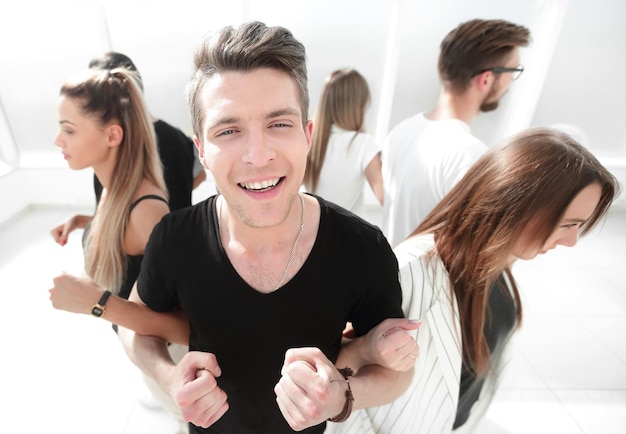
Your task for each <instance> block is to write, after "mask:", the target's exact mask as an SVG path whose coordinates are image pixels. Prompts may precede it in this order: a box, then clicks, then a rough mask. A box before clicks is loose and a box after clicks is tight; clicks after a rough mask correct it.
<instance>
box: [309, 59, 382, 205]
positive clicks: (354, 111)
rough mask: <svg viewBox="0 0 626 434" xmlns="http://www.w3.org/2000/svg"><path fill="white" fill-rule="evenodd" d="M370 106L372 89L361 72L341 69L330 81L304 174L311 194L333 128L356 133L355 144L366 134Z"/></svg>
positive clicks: (315, 123)
mask: <svg viewBox="0 0 626 434" xmlns="http://www.w3.org/2000/svg"><path fill="white" fill-rule="evenodd" d="M369 103H370V90H369V86H368V85H367V81H366V80H365V78H364V77H363V76H362V75H361V74H360V73H359V72H358V71H357V70H355V69H352V68H344V69H338V70H336V71H333V72H332V73H331V74H330V75H329V76H328V78H327V79H326V83H325V84H324V89H322V95H321V97H320V101H319V104H318V106H317V112H316V115H315V121H314V124H313V136H312V138H311V150H310V151H309V153H308V156H307V164H306V171H305V173H304V184H305V186H306V187H307V189H308V190H309V191H310V192H312V193H315V190H316V189H317V184H318V181H319V176H320V172H321V171H322V166H323V165H324V159H325V157H326V149H327V148H328V140H329V139H330V132H331V127H332V126H333V124H334V125H337V126H338V127H339V128H341V129H343V130H346V131H354V136H353V140H354V137H356V135H357V134H358V133H360V132H363V128H364V125H363V124H364V120H365V112H366V110H367V107H368V105H369ZM351 143H352V142H351Z"/></svg>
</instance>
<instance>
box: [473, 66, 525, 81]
mask: <svg viewBox="0 0 626 434" xmlns="http://www.w3.org/2000/svg"><path fill="white" fill-rule="evenodd" d="M487 71H491V72H494V73H496V74H501V73H503V72H510V73H511V77H512V78H513V80H517V79H518V78H520V75H522V72H524V65H519V66H516V67H515V68H506V67H504V66H494V67H493V68H485V69H481V70H480V71H478V72H475V73H474V74H473V75H472V77H476V76H477V75H480V74H482V73H483V72H487Z"/></svg>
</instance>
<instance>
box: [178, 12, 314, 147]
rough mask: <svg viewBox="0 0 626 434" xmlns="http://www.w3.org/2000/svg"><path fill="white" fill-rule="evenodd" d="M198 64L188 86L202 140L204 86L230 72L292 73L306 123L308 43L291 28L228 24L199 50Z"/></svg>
mask: <svg viewBox="0 0 626 434" xmlns="http://www.w3.org/2000/svg"><path fill="white" fill-rule="evenodd" d="M194 64H195V72H194V74H193V77H192V79H191V81H190V82H189V84H188V85H187V101H188V103H189V108H190V111H191V122H192V126H193V131H194V134H195V135H196V137H197V138H198V139H199V140H203V137H202V123H203V121H204V105H203V104H202V101H201V98H200V95H201V93H202V89H203V88H204V85H205V83H206V82H207V80H208V79H210V78H211V77H212V76H213V75H214V74H219V73H222V72H229V71H241V72H247V71H251V70H253V69H257V68H273V69H278V70H280V71H283V72H286V73H287V74H289V75H290V76H291V77H292V78H293V79H294V81H295V82H296V85H297V87H298V90H299V93H300V97H299V99H300V106H301V109H302V125H303V126H305V125H306V122H307V120H308V112H309V91H308V84H307V70H306V53H305V49H304V45H302V43H300V42H299V41H298V40H296V39H295V38H294V37H293V35H292V34H291V32H290V31H289V30H287V29H285V28H283V27H267V26H266V25H265V24H263V23H261V22H258V21H254V22H250V23H246V24H242V25H241V26H240V27H238V28H237V29H235V28H233V27H230V26H229V27H224V28H223V29H222V30H220V31H218V32H217V33H215V34H213V35H210V36H209V37H207V38H206V39H205V40H204V41H203V43H202V44H201V46H200V47H199V49H198V50H197V51H196V54H195V57H194Z"/></svg>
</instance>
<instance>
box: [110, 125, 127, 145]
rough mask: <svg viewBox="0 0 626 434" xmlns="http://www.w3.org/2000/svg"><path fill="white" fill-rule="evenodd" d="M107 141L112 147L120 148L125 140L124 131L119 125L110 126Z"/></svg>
mask: <svg viewBox="0 0 626 434" xmlns="http://www.w3.org/2000/svg"><path fill="white" fill-rule="evenodd" d="M106 133H107V141H108V145H109V146H110V147H115V146H119V145H120V144H121V143H122V139H124V129H123V128H122V127H121V126H120V125H118V124H110V125H109V126H108V127H107V129H106Z"/></svg>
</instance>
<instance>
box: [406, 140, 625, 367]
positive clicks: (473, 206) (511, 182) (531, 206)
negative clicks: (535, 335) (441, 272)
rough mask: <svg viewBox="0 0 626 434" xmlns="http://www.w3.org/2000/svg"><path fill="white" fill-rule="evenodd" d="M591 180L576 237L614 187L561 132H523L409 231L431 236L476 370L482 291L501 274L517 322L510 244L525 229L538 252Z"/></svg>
mask: <svg viewBox="0 0 626 434" xmlns="http://www.w3.org/2000/svg"><path fill="white" fill-rule="evenodd" d="M595 183H597V184H599V185H600V187H601V189H602V193H601V197H600V200H599V202H598V204H597V206H596V208H595V210H594V212H593V214H592V215H591V217H590V218H589V219H588V220H587V221H585V222H584V223H583V224H582V225H581V228H580V234H581V235H584V234H586V233H587V232H589V231H590V230H591V229H592V228H593V227H594V226H595V225H596V223H597V222H598V221H599V220H600V218H601V217H602V216H604V215H605V214H606V212H607V211H608V209H609V206H610V205H611V203H612V202H613V200H614V198H615V196H616V194H617V192H618V190H619V184H618V182H617V180H616V179H615V177H614V176H613V175H612V174H611V173H610V172H609V171H608V170H607V169H606V168H604V167H603V166H602V164H600V162H599V161H598V160H597V159H596V158H595V157H594V156H593V155H592V154H591V153H590V152H589V151H588V150H587V149H585V148H584V147H583V146H581V145H580V144H579V143H577V142H576V141H575V140H574V139H572V138H571V137H570V136H568V135H567V134H565V133H562V132H559V131H556V130H553V129H548V128H534V129H529V130H526V131H523V132H521V133H519V134H517V135H515V136H512V137H511V138H510V139H509V140H508V141H507V142H506V143H505V144H503V145H502V146H499V147H496V148H492V149H490V150H489V151H488V152H486V153H485V154H484V155H483V156H482V158H480V159H479V160H478V161H477V162H476V163H475V164H474V165H473V166H472V168H471V169H470V170H469V171H468V172H467V174H466V175H465V176H464V177H463V178H462V179H461V181H460V182H459V183H458V184H456V186H455V187H454V188H453V189H452V190H451V191H450V192H449V193H448V194H447V195H446V196H445V197H444V198H443V200H442V201H441V202H440V203H439V204H438V205H437V207H435V209H434V210H433V211H432V212H431V213H430V214H429V215H428V216H427V217H426V218H425V219H424V221H423V222H422V223H421V224H420V225H419V226H418V228H417V229H416V230H415V232H413V234H412V235H415V234H418V233H434V236H435V243H436V249H437V253H438V255H439V256H440V257H441V259H442V261H443V263H444V264H445V266H446V269H447V270H448V273H449V278H450V283H451V287H452V292H453V295H454V296H455V298H456V300H457V302H458V305H459V311H460V319H461V329H462V336H463V351H464V355H465V358H466V359H467V360H469V362H470V364H471V367H472V368H473V369H474V370H475V371H476V372H478V373H480V374H484V373H486V371H488V369H489V368H490V353H489V348H488V346H487V343H486V339H485V336H484V332H483V330H484V326H485V318H486V317H488V315H489V311H488V296H489V289H490V287H491V285H492V284H493V283H494V282H495V281H496V280H497V279H499V278H500V277H501V276H502V274H503V273H504V274H506V275H507V276H508V277H509V280H510V283H511V286H512V288H511V289H512V292H513V296H514V299H515V302H516V305H517V326H519V325H520V324H521V319H522V306H521V300H520V296H519V293H518V290H517V286H516V284H515V280H514V279H513V276H512V275H511V269H510V262H509V261H510V259H509V258H510V255H511V252H512V248H513V246H514V245H515V243H516V242H517V241H518V240H519V239H520V237H521V236H522V234H523V232H525V231H526V232H531V233H533V234H534V238H535V240H534V243H535V244H536V245H537V247H540V246H541V245H543V243H545V241H546V240H547V239H548V237H549V236H550V235H551V234H552V232H553V231H554V230H555V229H556V227H557V226H558V225H559V224H560V222H561V220H562V218H563V214H564V213H565V210H566V209H567V207H568V206H569V204H570V203H571V202H572V200H573V199H574V198H575V197H576V195H578V193H580V191H581V190H583V189H584V188H585V187H587V186H589V185H590V184H595ZM416 200H419V198H416Z"/></svg>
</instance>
